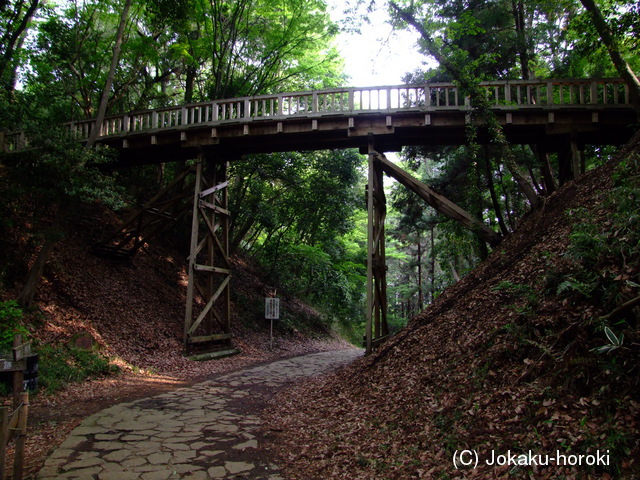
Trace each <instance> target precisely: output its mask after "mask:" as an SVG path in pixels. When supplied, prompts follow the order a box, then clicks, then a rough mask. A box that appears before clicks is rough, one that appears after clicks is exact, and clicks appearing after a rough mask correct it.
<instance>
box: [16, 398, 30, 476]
mask: <svg viewBox="0 0 640 480" xmlns="http://www.w3.org/2000/svg"><path fill="white" fill-rule="evenodd" d="M14 415H19V416H20V417H19V420H18V428H17V430H18V438H17V439H16V450H15V454H14V456H13V480H22V475H23V471H24V446H25V443H26V441H27V418H28V416H29V394H28V393H27V392H24V393H21V394H20V410H19V411H17V412H16V413H15V414H14Z"/></svg>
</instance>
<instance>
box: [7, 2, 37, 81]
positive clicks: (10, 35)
mask: <svg viewBox="0 0 640 480" xmlns="http://www.w3.org/2000/svg"><path fill="white" fill-rule="evenodd" d="M39 6H40V1H39V0H31V2H30V4H29V8H27V11H26V12H25V14H24V16H23V17H22V19H21V20H20V21H19V22H18V23H17V26H16V27H15V29H14V30H13V31H10V29H7V31H6V32H5V33H4V35H3V36H2V38H0V41H1V42H2V45H3V46H4V53H3V55H2V61H0V78H2V77H3V76H4V74H5V72H6V71H7V68H8V66H9V64H10V63H11V62H12V60H13V57H14V55H15V52H16V49H17V48H19V46H20V44H21V38H23V34H24V33H25V30H26V29H27V27H28V26H29V22H30V21H31V18H32V17H33V16H34V14H35V13H36V10H37V9H38V7H39Z"/></svg>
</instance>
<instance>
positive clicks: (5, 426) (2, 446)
mask: <svg viewBox="0 0 640 480" xmlns="http://www.w3.org/2000/svg"><path fill="white" fill-rule="evenodd" d="M7 443H9V408H8V407H0V480H1V479H4V476H5V473H6V471H7V465H6V461H7Z"/></svg>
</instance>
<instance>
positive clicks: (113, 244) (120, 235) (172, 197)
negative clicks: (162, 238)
mask: <svg viewBox="0 0 640 480" xmlns="http://www.w3.org/2000/svg"><path fill="white" fill-rule="evenodd" d="M193 173H195V167H187V168H185V169H184V170H182V172H180V173H179V174H178V175H176V177H175V178H174V179H173V180H172V181H171V182H170V183H169V184H168V185H167V186H166V187H164V188H162V189H161V190H160V191H159V192H158V193H157V194H156V195H154V196H153V197H152V198H151V199H150V200H148V201H147V202H145V203H144V204H143V205H142V206H141V207H140V208H139V209H137V210H136V211H135V212H133V213H132V214H131V215H129V217H127V218H126V219H125V220H124V222H122V224H121V225H120V226H119V227H118V228H117V229H116V230H115V231H114V232H112V233H111V234H110V235H108V236H106V237H104V238H103V239H101V240H100V241H99V242H97V243H96V244H94V245H93V247H92V251H93V253H94V254H96V255H99V256H103V257H110V258H129V257H132V256H133V255H135V254H136V252H137V251H138V250H139V249H140V248H141V247H142V246H144V244H145V243H146V242H148V241H149V240H150V239H151V238H153V237H154V236H155V235H157V234H158V233H160V232H161V231H162V230H164V229H166V228H167V227H168V226H169V225H171V224H172V223H174V222H176V221H177V220H178V219H179V218H180V217H181V216H182V215H184V214H185V213H186V212H188V210H189V206H190V205H191V201H192V191H193V181H191V182H189V180H188V177H189V176H190V175H192V174H193Z"/></svg>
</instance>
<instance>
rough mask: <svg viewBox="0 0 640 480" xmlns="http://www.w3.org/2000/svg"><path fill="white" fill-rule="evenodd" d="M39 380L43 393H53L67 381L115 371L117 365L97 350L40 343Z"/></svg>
mask: <svg viewBox="0 0 640 480" xmlns="http://www.w3.org/2000/svg"><path fill="white" fill-rule="evenodd" d="M38 353H39V355H40V358H39V382H40V386H41V387H42V388H43V390H44V392H45V393H54V392H56V391H58V390H61V389H62V388H64V387H65V386H66V385H67V384H68V383H74V382H81V381H83V380H85V379H87V378H90V377H97V376H102V375H108V374H111V373H117V372H118V370H119V369H118V367H117V366H115V365H112V364H111V363H110V362H109V358H107V357H106V356H104V355H102V354H101V353H99V352H94V351H87V350H81V349H78V348H72V347H67V346H53V345H48V344H47V345H41V346H40V347H39V348H38Z"/></svg>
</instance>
